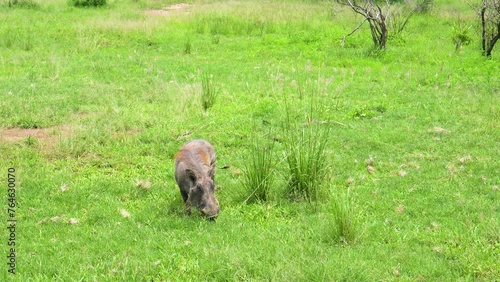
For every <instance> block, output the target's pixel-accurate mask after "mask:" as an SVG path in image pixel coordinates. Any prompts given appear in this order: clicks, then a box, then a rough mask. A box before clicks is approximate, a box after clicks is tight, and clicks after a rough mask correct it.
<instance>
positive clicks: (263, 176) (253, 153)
mask: <svg viewBox="0 0 500 282" xmlns="http://www.w3.org/2000/svg"><path fill="white" fill-rule="evenodd" d="M273 148H274V143H268V144H266V145H264V146H262V143H260V142H258V141H257V140H255V141H254V143H253V145H252V147H251V149H250V152H249V154H250V156H249V157H248V161H247V162H246V163H245V168H244V175H245V178H244V179H243V186H244V187H245V189H246V191H248V194H249V195H248V197H247V198H246V200H245V202H256V201H266V200H268V198H269V195H270V193H271V188H272V185H273V182H274V171H273V170H274V166H275V162H274V155H273Z"/></svg>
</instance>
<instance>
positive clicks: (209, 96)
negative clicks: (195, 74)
mask: <svg viewBox="0 0 500 282" xmlns="http://www.w3.org/2000/svg"><path fill="white" fill-rule="evenodd" d="M212 79H213V75H211V74H210V75H206V74H203V73H202V75H201V106H202V107H203V111H205V112H206V111H208V109H210V108H211V107H212V106H213V105H214V104H215V98H216V97H217V89H216V88H215V86H214V84H213V80H212Z"/></svg>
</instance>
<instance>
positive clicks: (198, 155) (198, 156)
mask: <svg viewBox="0 0 500 282" xmlns="http://www.w3.org/2000/svg"><path fill="white" fill-rule="evenodd" d="M186 169H190V170H192V171H193V172H195V173H196V175H199V176H202V175H209V176H210V177H211V178H213V174H214V172H215V149H214V147H213V146H212V145H211V144H210V143H208V142H207V141H205V140H193V141H191V142H189V143H187V144H185V145H184V146H182V148H181V149H180V150H179V152H178V153H177V155H176V157H175V178H176V180H177V182H179V181H178V180H179V179H178V177H179V176H180V175H179V174H182V173H183V171H185V170H186Z"/></svg>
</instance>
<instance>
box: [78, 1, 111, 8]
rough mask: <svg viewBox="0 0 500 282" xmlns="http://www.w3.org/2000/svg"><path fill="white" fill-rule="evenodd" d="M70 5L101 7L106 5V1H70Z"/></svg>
mask: <svg viewBox="0 0 500 282" xmlns="http://www.w3.org/2000/svg"><path fill="white" fill-rule="evenodd" d="M69 4H70V5H71V6H75V7H101V6H104V5H106V0H69Z"/></svg>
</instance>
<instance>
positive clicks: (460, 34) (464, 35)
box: [451, 18, 472, 51]
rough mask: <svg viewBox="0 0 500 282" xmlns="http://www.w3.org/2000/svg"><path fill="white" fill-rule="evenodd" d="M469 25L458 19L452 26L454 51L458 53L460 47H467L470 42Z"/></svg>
mask: <svg viewBox="0 0 500 282" xmlns="http://www.w3.org/2000/svg"><path fill="white" fill-rule="evenodd" d="M471 27H472V26H471V25H469V24H467V22H465V21H463V20H461V19H460V18H459V19H458V20H457V21H456V22H455V23H454V24H453V27H452V32H453V34H452V38H451V39H452V40H453V43H454V44H455V50H456V51H458V50H459V49H460V47H462V46H463V45H464V46H467V45H469V44H470V43H471V42H472V37H471V34H470V30H471Z"/></svg>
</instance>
